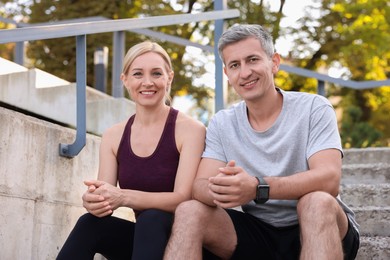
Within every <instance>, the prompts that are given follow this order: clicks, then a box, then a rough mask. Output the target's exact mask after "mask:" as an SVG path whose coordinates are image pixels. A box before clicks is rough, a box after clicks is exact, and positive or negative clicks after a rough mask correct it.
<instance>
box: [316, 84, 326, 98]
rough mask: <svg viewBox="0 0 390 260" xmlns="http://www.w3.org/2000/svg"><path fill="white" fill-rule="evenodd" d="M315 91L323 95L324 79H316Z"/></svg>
mask: <svg viewBox="0 0 390 260" xmlns="http://www.w3.org/2000/svg"><path fill="white" fill-rule="evenodd" d="M317 93H318V94H319V95H321V96H323V97H325V95H326V93H325V81H323V80H318V81H317Z"/></svg>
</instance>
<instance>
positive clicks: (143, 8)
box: [0, 0, 390, 147]
mask: <svg viewBox="0 0 390 260" xmlns="http://www.w3.org/2000/svg"><path fill="white" fill-rule="evenodd" d="M288 1H292V0H288ZM5 2H10V1H4V0H0V3H5ZM14 3H16V6H17V8H14V9H12V10H7V16H9V17H12V16H17V15H18V16H24V17H27V18H29V20H24V22H29V23H39V22H56V21H60V20H66V19H73V18H81V17H89V16H104V17H106V18H110V19H122V18H139V17H145V16H160V15H169V14H180V13H187V12H188V13H197V12H206V11H211V10H213V9H214V3H213V1H210V0H190V1H187V0H176V1H168V0H163V1H161V0H160V1H158V0H150V1H148V2H147V4H146V2H145V1H140V0H133V1H119V0H101V1H87V0H57V1H49V0H40V1H24V2H23V1H22V2H20V1H16V0H15V1H14ZM268 3H269V2H268V1H267V2H265V1H262V0H250V1H243V0H229V1H227V4H228V8H230V9H233V8H236V9H238V10H239V11H240V17H238V18H235V19H230V20H228V21H227V22H226V26H231V25H232V24H234V23H258V24H261V25H263V26H264V27H266V28H267V29H268V30H269V31H270V32H271V34H272V35H273V37H274V41H275V42H276V41H277V40H278V39H280V38H283V37H288V38H289V39H292V40H293V43H292V45H291V50H290V52H289V53H288V55H286V56H285V57H282V58H283V60H282V62H283V63H287V64H290V65H293V66H298V67H302V68H306V69H310V70H314V71H320V72H323V73H325V72H326V71H327V70H328V69H329V68H331V67H335V66H336V65H337V66H338V67H341V68H343V71H344V72H343V74H342V75H341V77H343V78H345V79H353V80H357V81H363V80H384V79H388V78H390V77H389V76H390V64H389V61H390V48H389V42H390V5H389V4H388V1H387V0H372V1H367V0H348V1H345V0H321V1H320V0H313V4H312V5H311V6H310V7H308V8H307V10H306V11H305V13H304V14H303V16H302V17H301V19H299V20H298V21H296V22H295V23H291V24H289V26H288V27H282V26H281V21H282V20H283V18H284V9H285V3H286V0H280V1H278V3H280V6H279V9H278V10H276V11H271V9H270V6H269V4H268ZM151 29H153V30H156V31H159V32H164V33H166V34H170V35H175V36H179V37H182V38H185V39H189V40H192V41H196V42H198V43H201V44H209V45H213V38H214V22H213V21H203V22H197V23H190V24H183V25H179V26H177V25H175V26H164V27H158V28H151ZM146 39H148V37H146V36H143V35H138V34H134V33H127V34H126V47H127V48H129V47H130V46H132V45H133V44H135V43H137V42H139V41H142V40H146ZM152 40H156V39H152ZM157 41H159V40H157ZM160 43H161V44H162V45H163V46H164V47H165V48H166V49H167V50H168V53H169V54H170V56H171V58H172V60H173V64H174V71H175V81H174V85H173V88H172V95H173V96H181V95H191V96H192V97H193V98H194V100H196V102H197V104H196V107H194V108H192V109H191V111H192V112H190V113H194V114H196V115H198V116H199V117H202V118H206V123H207V119H208V118H209V117H210V116H211V114H212V112H211V111H212V110H213V109H212V108H210V100H212V99H213V96H214V92H213V90H212V89H210V88H207V87H206V86H204V85H199V84H198V85H196V86H195V84H194V82H195V80H196V79H199V78H201V77H203V76H204V73H205V67H206V66H205V65H206V62H207V59H208V61H211V62H212V61H213V55H212V54H207V53H204V56H207V59H206V60H200V59H196V58H188V57H187V55H186V50H185V47H184V46H178V45H176V44H172V43H169V42H160ZM29 44H30V46H29V50H28V52H27V54H28V57H29V58H30V59H32V61H33V64H34V66H36V67H38V68H42V69H44V70H46V71H48V72H51V73H53V74H55V75H58V76H60V77H63V78H65V79H67V80H69V81H74V80H75V47H74V46H75V40H74V38H73V39H70V38H69V39H68V38H62V39H55V40H45V41H35V42H30V43H29ZM87 44H88V46H87V49H88V53H87V58H88V67H87V71H88V79H87V83H88V85H90V86H93V85H94V82H93V51H94V49H95V48H96V47H101V46H108V47H109V49H110V58H109V61H111V60H112V59H111V57H112V53H111V52H112V48H111V46H112V35H111V34H99V35H89V36H88V37H87ZM1 48H2V49H0V52H1V53H2V54H1V55H2V57H5V56H4V55H3V53H4V52H6V51H8V50H9V48H10V47H8V48H7V49H6V50H4V49H3V48H4V47H3V46H2V47H1ZM109 71H111V63H110V62H109ZM108 77H109V79H108V84H109V86H110V83H111V78H110V77H111V73H109V74H108ZM276 84H277V86H279V87H281V88H283V89H286V90H295V91H306V92H312V93H315V92H316V88H317V82H316V80H313V79H307V78H303V77H300V76H296V75H291V74H289V73H286V72H283V71H281V72H280V73H278V75H277V77H276ZM110 91H111V89H110V87H109V88H108V92H109V93H110ZM327 95H328V97H329V99H331V100H332V102H333V103H334V104H335V106H336V108H337V110H338V111H341V112H340V113H339V114H340V125H341V135H342V139H343V144H344V145H345V146H353V147H359V146H360V147H365V146H374V145H390V120H389V112H390V86H384V87H381V88H376V89H366V90H352V89H347V88H344V87H341V86H334V85H330V84H329V85H327ZM228 97H229V100H228V102H229V103H233V102H235V101H237V99H238V97H237V96H236V95H235V94H234V91H233V90H232V88H229V92H228ZM335 100H336V101H335Z"/></svg>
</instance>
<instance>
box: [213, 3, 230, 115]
mask: <svg viewBox="0 0 390 260" xmlns="http://www.w3.org/2000/svg"><path fill="white" fill-rule="evenodd" d="M226 8H227V4H226V0H215V1H214V9H215V10H216V11H222V10H224V9H226ZM214 24H215V25H214V26H215V29H214V60H215V97H214V100H215V104H214V106H215V112H217V111H219V110H221V109H223V108H225V99H226V98H225V97H226V93H224V92H226V91H225V89H224V82H223V63H222V60H221V59H220V58H219V55H218V41H219V38H221V35H222V33H223V29H224V20H223V19H218V20H215V23H214Z"/></svg>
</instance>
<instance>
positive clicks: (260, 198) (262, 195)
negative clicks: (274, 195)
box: [254, 176, 269, 204]
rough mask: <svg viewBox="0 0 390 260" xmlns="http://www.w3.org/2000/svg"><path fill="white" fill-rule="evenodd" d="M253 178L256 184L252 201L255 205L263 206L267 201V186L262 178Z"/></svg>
mask: <svg viewBox="0 0 390 260" xmlns="http://www.w3.org/2000/svg"><path fill="white" fill-rule="evenodd" d="M255 178H256V179H257V181H258V184H257V186H256V197H255V199H254V201H255V203H256V204H264V203H265V202H267V201H268V199H269V185H268V183H267V182H266V181H265V180H264V179H263V178H262V177H257V176H255Z"/></svg>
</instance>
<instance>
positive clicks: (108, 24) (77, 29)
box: [0, 1, 239, 158]
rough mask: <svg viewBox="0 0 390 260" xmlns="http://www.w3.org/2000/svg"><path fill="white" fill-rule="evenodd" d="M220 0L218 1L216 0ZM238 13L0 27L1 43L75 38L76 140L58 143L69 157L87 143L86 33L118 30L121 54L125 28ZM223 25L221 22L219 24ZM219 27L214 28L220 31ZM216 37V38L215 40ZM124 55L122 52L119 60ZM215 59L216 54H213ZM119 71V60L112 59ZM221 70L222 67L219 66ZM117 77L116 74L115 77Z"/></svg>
mask: <svg viewBox="0 0 390 260" xmlns="http://www.w3.org/2000/svg"><path fill="white" fill-rule="evenodd" d="M216 2H219V1H216ZM238 16H239V11H238V10H236V9H233V10H221V11H210V12H204V13H198V14H179V15H169V18H168V19H167V16H154V17H145V18H142V19H120V20H104V21H94V22H83V23H71V24H53V25H46V26H44V25H43V26H31V27H28V28H17V29H8V30H0V44H2V43H10V42H19V43H20V42H24V41H32V40H44V39H53V38H62V37H69V36H75V37H76V88H77V90H76V92H77V99H76V105H77V115H76V139H75V141H74V142H73V143H72V144H62V143H61V144H60V145H59V154H60V155H61V156H64V157H69V158H72V157H74V156H76V155H77V154H78V153H79V152H80V151H81V149H82V148H83V147H84V146H85V143H86V35H88V34H96V33H104V32H114V33H117V34H118V35H117V37H114V39H119V41H118V42H116V43H115V42H114V51H115V50H117V51H119V52H120V53H121V54H122V53H123V54H124V31H126V30H132V29H133V30H136V29H142V28H149V27H159V26H167V25H175V24H183V23H191V22H200V21H207V20H223V19H229V18H234V17H238ZM221 24H223V23H221ZM222 29H223V28H222V26H219V27H218V28H217V26H216V28H215V31H222ZM216 40H218V39H216ZM123 56H124V55H121V59H122V58H123ZM216 58H217V57H216ZM113 63H114V64H115V65H116V66H117V67H119V69H118V68H116V70H117V71H119V70H120V67H121V65H119V66H118V64H122V61H114V62H113ZM220 71H221V72H222V69H220ZM117 78H118V79H119V76H118V77H117Z"/></svg>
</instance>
